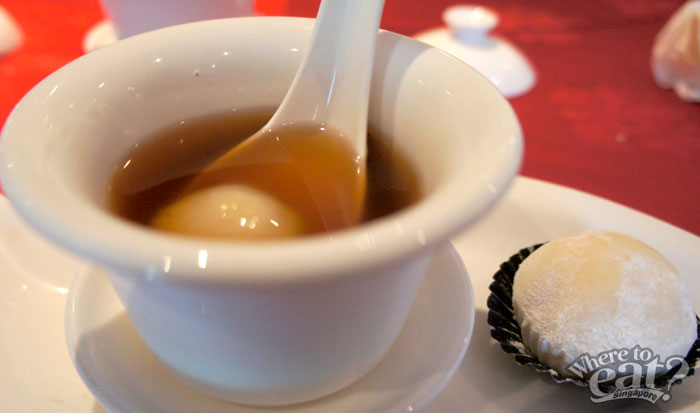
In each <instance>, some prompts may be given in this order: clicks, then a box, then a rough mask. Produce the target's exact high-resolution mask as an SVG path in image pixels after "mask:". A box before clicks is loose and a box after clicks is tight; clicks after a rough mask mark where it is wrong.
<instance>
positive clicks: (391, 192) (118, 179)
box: [108, 109, 421, 240]
mask: <svg viewBox="0 0 700 413" xmlns="http://www.w3.org/2000/svg"><path fill="white" fill-rule="evenodd" d="M272 113H273V110H272V109H267V110H262V109H257V110H247V111H234V112H229V113H225V114H217V115H214V116H209V117H206V118H202V119H195V120H186V121H182V122H180V123H178V124H176V125H173V126H172V127H169V128H167V129H165V130H163V131H162V132H160V133H158V134H156V135H155V136H153V137H151V138H150V139H148V140H146V141H144V142H142V143H140V144H138V145H136V146H135V147H134V148H133V149H132V151H131V152H130V153H128V154H127V156H126V157H125V158H124V159H123V160H122V162H120V163H119V164H118V165H117V166H116V167H115V172H114V174H113V176H112V179H111V181H110V185H109V188H108V205H109V208H110V209H111V210H112V211H113V212H114V213H116V214H117V215H119V216H122V217H124V218H127V219H129V220H131V221H135V222H137V223H140V224H143V225H148V226H151V227H154V228H157V229H161V230H165V231H170V232H175V233H181V234H187V235H192V236H204V237H213V238H226V239H245V240H258V239H276V238H287V237H291V236H300V235H307V234H313V233H319V232H324V231H333V230H338V229H342V228H346V227H349V226H352V225H356V224H357V223H358V222H364V221H369V220H372V219H376V218H379V217H381V216H384V215H386V214H389V213H391V212H394V211H397V210H399V209H401V208H404V207H407V206H409V205H411V204H413V203H415V202H416V201H417V200H418V199H419V198H420V195H421V190H420V185H419V182H418V179H417V177H416V175H415V172H414V171H413V169H412V168H411V167H410V165H409V164H408V162H407V161H406V160H405V158H404V157H403V156H401V154H400V153H397V152H396V151H395V150H393V149H392V148H390V147H389V146H388V145H386V144H385V143H384V142H383V141H381V140H380V139H377V138H374V137H372V136H369V139H368V148H367V149H368V154H367V165H366V177H367V179H366V180H365V179H364V178H363V177H362V174H363V171H362V170H361V168H358V164H357V159H356V158H357V157H356V156H355V155H354V153H353V152H352V150H351V149H350V148H349V147H347V146H346V144H345V143H344V142H343V141H342V140H341V139H340V138H338V137H337V136H334V132H333V131H327V130H325V128H323V127H322V126H319V125H302V126H294V127H290V128H288V129H285V130H282V131H278V132H277V133H276V134H275V137H274V138H275V139H267V140H264V142H263V144H259V145H248V144H249V143H250V142H251V141H246V145H244V146H242V147H241V148H240V151H241V152H243V151H245V152H246V156H244V157H237V159H238V161H236V162H233V163H231V162H229V163H226V164H220V163H216V164H214V165H216V168H210V167H211V165H212V163H213V162H215V161H217V159H219V158H220V157H221V156H222V155H223V154H225V153H226V152H227V151H228V150H229V149H230V148H232V147H234V146H235V145H236V144H237V143H238V142H241V141H243V140H244V139H245V138H247V137H249V136H251V135H253V134H254V133H255V132H257V131H258V130H259V129H260V128H261V127H262V126H263V125H264V124H265V123H266V122H267V120H268V119H269V117H270V116H271V115H272ZM252 142H254V143H255V142H256V141H255V140H253V141H252ZM241 159H244V160H245V161H240V160H241ZM205 168H207V171H208V172H207V173H206V174H200V173H201V171H202V170H204V169H205ZM209 170H214V173H210V172H209ZM365 182H366V187H364V184H365ZM353 202H354V203H359V202H362V203H363V204H364V205H363V207H362V208H355V209H354V210H355V211H361V216H357V215H358V214H357V212H353V208H349V207H348V205H352V203H353Z"/></svg>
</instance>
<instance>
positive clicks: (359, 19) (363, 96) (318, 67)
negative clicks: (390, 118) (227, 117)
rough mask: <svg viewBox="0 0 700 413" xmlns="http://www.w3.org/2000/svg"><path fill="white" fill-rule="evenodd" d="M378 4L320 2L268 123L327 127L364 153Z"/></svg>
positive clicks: (366, 0)
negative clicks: (309, 40) (289, 82)
mask: <svg viewBox="0 0 700 413" xmlns="http://www.w3.org/2000/svg"><path fill="white" fill-rule="evenodd" d="M383 8H384V0H323V1H322V3H321V6H320V8H319V11H318V16H317V18H316V24H315V26H314V32H313V34H312V39H313V40H312V43H311V46H310V49H309V51H308V53H307V54H306V57H305V58H304V60H303V62H302V63H301V67H300V69H299V70H298V71H297V74H296V76H295V78H294V81H293V82H292V85H291V87H290V89H289V91H288V92H287V95H286V96H285V98H284V100H283V101H282V104H281V105H280V107H279V109H278V110H277V112H276V113H275V115H274V117H273V118H272V119H271V120H270V122H269V124H276V125H280V124H283V123H296V122H313V123H323V124H326V123H327V124H329V125H333V127H334V128H335V129H337V130H338V132H340V133H342V134H343V135H345V137H346V138H349V142H350V143H351V144H352V145H353V146H354V148H355V150H356V152H357V154H358V155H359V156H360V157H364V156H365V155H366V152H367V142H366V140H367V136H366V135H367V110H368V106H369V88H370V83H371V77H372V61H373V60H374V48H375V43H376V38H377V30H378V28H379V21H380V20H381V15H382V9H383Z"/></svg>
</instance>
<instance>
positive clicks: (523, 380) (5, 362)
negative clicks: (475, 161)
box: [0, 177, 700, 413]
mask: <svg viewBox="0 0 700 413" xmlns="http://www.w3.org/2000/svg"><path fill="white" fill-rule="evenodd" d="M594 228H601V229H602V228H607V229H612V230H616V231H620V232H625V233H628V234H630V235H632V236H635V237H637V238H639V239H642V240H643V241H645V242H647V243H649V244H651V245H652V246H653V247H654V248H656V249H657V250H659V251H660V252H661V253H662V254H664V255H665V256H666V257H667V258H668V259H669V260H670V261H671V262H673V265H674V266H675V267H676V268H678V271H679V272H680V273H681V274H682V275H683V277H684V278H685V280H686V283H687V285H688V290H689V291H690V294H691V296H692V299H693V303H694V304H695V309H696V312H697V310H700V273H698V256H700V237H698V236H696V235H693V234H690V233H688V232H686V231H683V230H681V229H679V228H677V227H674V226H672V225H669V224H668V223H665V222H662V221H659V220H658V219H656V218H653V217H650V216H649V215H645V214H642V213H639V212H637V211H634V210H632V209H630V208H626V207H624V206H622V205H620V204H616V203H614V202H610V201H606V200H604V199H602V198H598V197H595V196H591V195H589V194H585V193H583V192H579V191H575V190H572V189H570V188H566V187H563V186H559V185H554V184H550V183H547V182H544V181H540V180H536V179H531V178H525V177H518V178H516V180H515V182H514V184H513V187H512V188H511V189H510V190H509V191H508V193H507V194H506V195H505V196H504V197H503V200H502V201H501V203H500V204H499V205H497V206H496V207H495V208H494V210H493V211H491V212H490V213H489V214H488V215H487V216H485V217H484V218H483V219H482V220H480V221H479V222H478V223H477V224H476V225H474V226H473V227H472V228H469V229H468V230H467V231H466V232H464V233H463V234H461V235H459V236H458V237H455V238H454V239H453V240H452V243H453V245H454V246H455V247H456V249H457V251H458V252H459V254H460V256H461V257H462V259H463V260H464V262H465V263H466V264H467V265H468V266H469V275H470V277H471V282H472V283H473V287H474V297H475V303H476V317H475V320H474V332H473V334H472V336H471V340H470V342H469V350H468V351H467V354H466V356H465V357H464V360H462V363H460V365H459V367H457V371H456V373H455V374H454V375H453V376H452V379H451V380H450V382H449V383H448V384H447V386H446V387H445V388H444V389H443V390H442V391H441V392H440V394H439V395H437V397H435V398H434V399H433V400H432V401H431V402H430V403H429V404H427V405H426V406H425V407H424V408H423V409H422V411H423V412H426V413H433V412H439V413H442V412H469V411H473V412H485V411H488V412H492V413H506V412H514V411H517V412H524V413H546V412H552V413H557V412H580V413H584V412H585V413H591V412H601V413H602V412H608V411H610V410H615V409H617V410H620V407H621V406H619V405H617V404H608V403H602V404H598V405H594V404H593V403H591V401H590V396H591V394H590V392H589V391H587V389H582V388H578V387H576V386H562V385H557V384H555V383H553V382H552V381H551V380H548V379H546V378H543V377H539V376H541V375H539V374H536V373H534V372H533V371H532V370H531V369H527V368H525V367H522V366H518V365H517V364H516V363H515V362H514V361H513V359H512V357H510V356H509V355H507V354H505V353H504V352H503V350H501V348H500V347H499V346H498V345H496V344H493V343H492V342H491V338H490V336H489V326H488V324H487V323H486V317H487V312H488V309H487V308H486V299H487V297H488V295H489V289H488V287H489V284H490V283H491V281H492V276H493V273H494V272H495V271H496V270H497V269H498V266H499V264H500V263H501V262H503V260H504V259H505V258H507V257H509V256H510V255H511V254H512V253H513V252H515V251H517V250H518V249H519V248H522V247H523V246H527V245H532V244H534V243H537V242H542V241H543V240H548V239H554V238H557V237H561V236H564V235H570V234H572V233H575V232H580V231H584V230H586V229H594ZM85 265H86V264H85V263H84V262H83V261H79V260H77V259H75V258H72V257H71V256H69V255H67V254H66V253H65V252H64V251H61V250H59V249H58V248H56V247H54V246H52V245H50V244H49V243H48V242H46V241H44V240H43V238H40V237H39V236H38V235H37V234H36V233H35V232H34V231H33V230H31V229H30V228H29V227H27V225H25V224H24V223H23V222H21V221H20V219H19V217H18V216H17V214H16V213H15V212H14V211H13V210H12V208H11V207H10V205H9V202H8V201H7V199H6V198H5V197H2V196H0V332H1V334H2V340H0V366H1V367H2V368H0V411H2V413H14V412H19V413H24V412H27V411H37V412H52V413H98V412H104V409H103V408H102V406H101V405H100V404H99V403H98V402H97V401H96V400H95V399H94V397H92V395H91V394H90V391H89V390H88V388H87V387H86V386H85V384H84V383H83V381H82V380H81V379H80V376H78V373H77V372H76V371H75V368H74V367H73V365H72V364H71V359H70V357H69V355H68V351H67V350H66V339H65V334H64V330H63V319H64V310H65V306H66V292H67V291H68V287H69V286H70V282H71V280H72V279H73V274H75V273H76V272H79V271H80V270H81V269H82V268H84V267H85ZM96 293H97V291H96ZM443 293H444V294H450V293H452V292H451V291H449V290H445V291H443ZM441 302H442V301H440V300H436V301H435V304H441ZM458 315H459V314H455V315H453V316H454V317H457V316H458ZM446 321H449V320H446ZM436 328H441V326H436ZM438 338H439V337H438ZM126 367H127V366H124V368H126ZM401 367H402V368H407V366H401ZM147 377H148V376H147ZM378 388H380V387H378ZM381 388H382V389H386V388H385V387H381ZM372 391H374V390H372ZM368 393H371V392H368ZM399 393H400V391H399V390H397V394H399ZM134 396H135V395H134ZM170 396H172V397H176V396H175V395H169V397H170ZM415 410H416V409H414V411H415ZM660 410H662V411H665V410H672V411H674V412H678V413H681V412H682V413H697V412H698V411H700V376H698V377H691V378H689V379H688V380H684V381H683V384H681V385H679V386H674V388H673V391H672V398H671V401H670V402H668V403H664V404H662V405H659V406H654V405H651V404H649V403H647V402H645V401H639V403H634V404H632V405H631V407H630V406H627V411H634V412H640V411H641V412H645V411H660Z"/></svg>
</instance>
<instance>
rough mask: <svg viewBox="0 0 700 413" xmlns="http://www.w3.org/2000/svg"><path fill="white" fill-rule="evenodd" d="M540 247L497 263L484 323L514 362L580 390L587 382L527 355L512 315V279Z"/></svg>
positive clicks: (699, 343)
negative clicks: (566, 375) (577, 387)
mask: <svg viewBox="0 0 700 413" xmlns="http://www.w3.org/2000/svg"><path fill="white" fill-rule="evenodd" d="M542 245H544V244H537V245H533V246H531V247H527V248H523V249H521V250H520V251H518V252H517V253H516V254H514V255H513V256H511V257H510V258H509V259H508V261H506V262H504V263H502V264H501V268H500V269H499V270H498V271H497V272H496V273H495V274H494V275H493V282H492V283H491V285H490V286H489V290H490V291H491V294H490V295H489V298H488V301H487V305H488V308H489V316H488V323H489V326H490V327H491V337H492V338H493V339H494V340H496V341H497V342H498V343H499V344H500V345H501V348H502V349H503V351H505V352H506V353H508V354H510V355H511V356H513V358H514V359H515V362H516V363H518V364H520V365H523V366H531V367H533V368H534V369H535V370H536V371H538V372H540V373H544V374H547V375H549V376H550V377H551V378H552V380H554V381H555V382H557V383H572V384H575V385H577V386H581V387H588V385H589V383H588V380H585V379H575V378H570V377H565V376H563V375H562V374H561V373H559V372H558V371H556V370H554V369H552V368H550V367H547V366H546V365H544V364H542V363H540V361H539V360H537V357H536V355H534V354H532V353H530V352H529V350H528V349H527V347H526V346H525V343H524V342H523V336H522V332H521V331H520V326H519V325H518V322H517V321H516V320H515V314H514V313H513V280H514V279H515V273H516V272H517V271H518V268H519V267H520V264H521V263H522V262H523V261H524V260H525V258H527V257H528V256H530V254H532V253H533V252H534V251H535V250H537V249H538V248H539V247H541V246H542ZM695 318H696V322H697V332H698V338H697V339H696V340H695V343H693V346H692V347H691V349H690V351H689V352H688V355H687V356H686V357H685V361H686V362H687V363H688V373H687V374H686V376H685V377H686V378H687V377H690V376H692V375H693V374H694V373H695V365H696V363H697V361H698V358H700V318H698V317H697V315H696V316H695ZM681 364H682V363H681ZM681 364H679V365H678V366H676V367H674V368H673V369H671V370H669V371H668V372H666V373H665V374H663V375H662V376H659V377H657V378H656V379H655V380H654V386H655V387H656V388H663V387H666V386H668V384H669V381H671V380H672V379H673V376H674V375H675V374H676V373H677V372H678V369H680V367H681ZM681 381H682V380H676V381H674V382H673V383H671V385H675V384H679V383H681ZM600 389H601V390H603V391H611V390H613V389H614V385H612V384H604V383H601V384H600Z"/></svg>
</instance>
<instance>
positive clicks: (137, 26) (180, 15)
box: [100, 0, 253, 39]
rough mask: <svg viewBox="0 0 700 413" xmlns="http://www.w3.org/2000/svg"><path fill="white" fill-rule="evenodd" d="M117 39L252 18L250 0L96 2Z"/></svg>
mask: <svg viewBox="0 0 700 413" xmlns="http://www.w3.org/2000/svg"><path fill="white" fill-rule="evenodd" d="M100 3H102V8H103V10H104V12H105V14H107V16H108V17H109V18H110V20H111V21H112V24H113V25H114V29H115V31H116V34H117V38H119V39H123V38H125V37H129V36H133V35H135V34H139V33H143V32H147V31H150V30H155V29H160V28H163V27H168V26H174V25H176V24H183V23H190V22H195V21H200V20H211V19H220V18H225V17H246V16H252V15H253V0H100Z"/></svg>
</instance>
